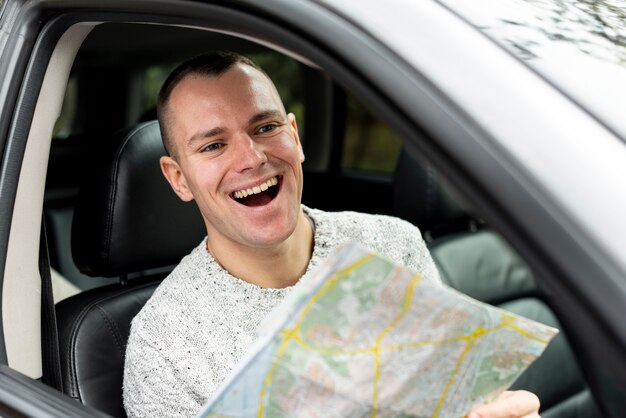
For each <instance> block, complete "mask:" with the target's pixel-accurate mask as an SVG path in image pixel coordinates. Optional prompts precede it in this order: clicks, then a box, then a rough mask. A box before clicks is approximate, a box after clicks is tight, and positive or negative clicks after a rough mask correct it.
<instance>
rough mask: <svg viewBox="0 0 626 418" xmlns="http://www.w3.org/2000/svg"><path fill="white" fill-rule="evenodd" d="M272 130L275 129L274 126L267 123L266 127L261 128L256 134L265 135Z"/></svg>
mask: <svg viewBox="0 0 626 418" xmlns="http://www.w3.org/2000/svg"><path fill="white" fill-rule="evenodd" d="M274 129H276V124H275V123H268V124H267V125H263V126H261V127H260V128H259V130H258V131H257V132H258V133H260V134H265V133H268V132H271V131H273V130H274Z"/></svg>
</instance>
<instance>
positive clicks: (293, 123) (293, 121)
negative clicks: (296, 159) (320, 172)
mask: <svg viewBox="0 0 626 418" xmlns="http://www.w3.org/2000/svg"><path fill="white" fill-rule="evenodd" d="M287 119H289V124H290V125H291V130H292V131H293V135H294V139H295V140H296V143H297V144H298V148H299V149H300V162H301V163H303V162H304V150H303V149H302V142H300V135H299V134H298V123H297V122H296V115H294V114H293V113H289V114H288V115H287Z"/></svg>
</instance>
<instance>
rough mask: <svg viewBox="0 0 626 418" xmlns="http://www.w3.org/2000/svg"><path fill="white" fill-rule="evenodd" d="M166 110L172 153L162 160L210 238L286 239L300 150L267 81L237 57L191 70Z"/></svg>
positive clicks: (297, 194) (296, 209)
mask: <svg viewBox="0 0 626 418" xmlns="http://www.w3.org/2000/svg"><path fill="white" fill-rule="evenodd" d="M168 109H169V115H170V118H169V120H170V124H169V132H170V136H171V139H172V143H173V146H174V153H173V155H174V158H170V157H163V158H162V159H161V167H162V169H163V172H164V174H165V176H166V178H167V179H168V181H169V182H170V184H171V185H172V188H173V189H174V191H175V192H176V193H177V194H178V196H179V197H180V198H181V199H182V200H184V201H189V200H192V199H195V201H196V203H197V204H198V207H199V208H200V211H201V212H202V216H203V218H204V221H205V224H206V227H207V233H208V235H209V239H210V240H211V242H212V243H220V242H224V241H229V243H230V244H233V243H234V244H238V245H244V246H247V247H257V248H261V247H270V246H273V245H276V244H279V243H281V242H283V241H284V240H286V239H287V238H288V237H289V236H290V235H291V234H292V232H293V231H294V229H295V226H296V223H297V221H298V219H299V214H300V201H301V197H302V161H304V154H303V152H302V147H301V144H300V139H299V137H298V130H297V126H296V122H295V118H294V116H293V115H292V114H289V115H286V114H285V110H284V107H283V104H282V101H281V100H280V97H279V96H278V94H277V92H276V90H275V88H274V86H273V84H272V83H271V82H270V80H268V79H267V77H266V76H265V75H264V74H262V73H261V72H259V71H258V70H256V69H254V68H252V67H249V66H247V65H243V64H239V65H236V66H234V67H233V68H231V69H229V70H228V71H227V72H226V73H224V74H222V75H221V76H219V77H209V76H198V75H192V76H190V77H187V78H186V79H184V80H182V81H181V82H180V83H179V84H178V85H177V86H176V88H175V89H174V91H173V92H172V94H171V96H170V102H169V105H168Z"/></svg>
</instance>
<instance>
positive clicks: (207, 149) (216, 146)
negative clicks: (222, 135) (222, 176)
mask: <svg viewBox="0 0 626 418" xmlns="http://www.w3.org/2000/svg"><path fill="white" fill-rule="evenodd" d="M223 146H224V144H221V143H219V142H214V143H212V144H209V145H207V146H206V147H204V148H202V152H211V151H217V150H218V149H220V148H222V147H223Z"/></svg>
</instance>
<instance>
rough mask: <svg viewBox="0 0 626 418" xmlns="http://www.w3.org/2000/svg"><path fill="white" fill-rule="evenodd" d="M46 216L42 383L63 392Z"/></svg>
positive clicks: (41, 267) (41, 245) (42, 269)
mask: <svg viewBox="0 0 626 418" xmlns="http://www.w3.org/2000/svg"><path fill="white" fill-rule="evenodd" d="M44 218H45V216H44V215H42V217H41V237H40V238H39V273H40V275H41V356H42V367H43V370H42V377H41V381H42V382H43V383H45V384H46V385H48V386H52V387H53V388H55V389H58V390H60V391H63V387H62V386H63V384H62V382H61V364H60V356H59V339H58V338H59V337H58V333H57V319H56V311H55V309H54V296H53V293H52V275H51V273H50V256H49V254H48V237H47V235H46V224H45V219H44Z"/></svg>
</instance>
